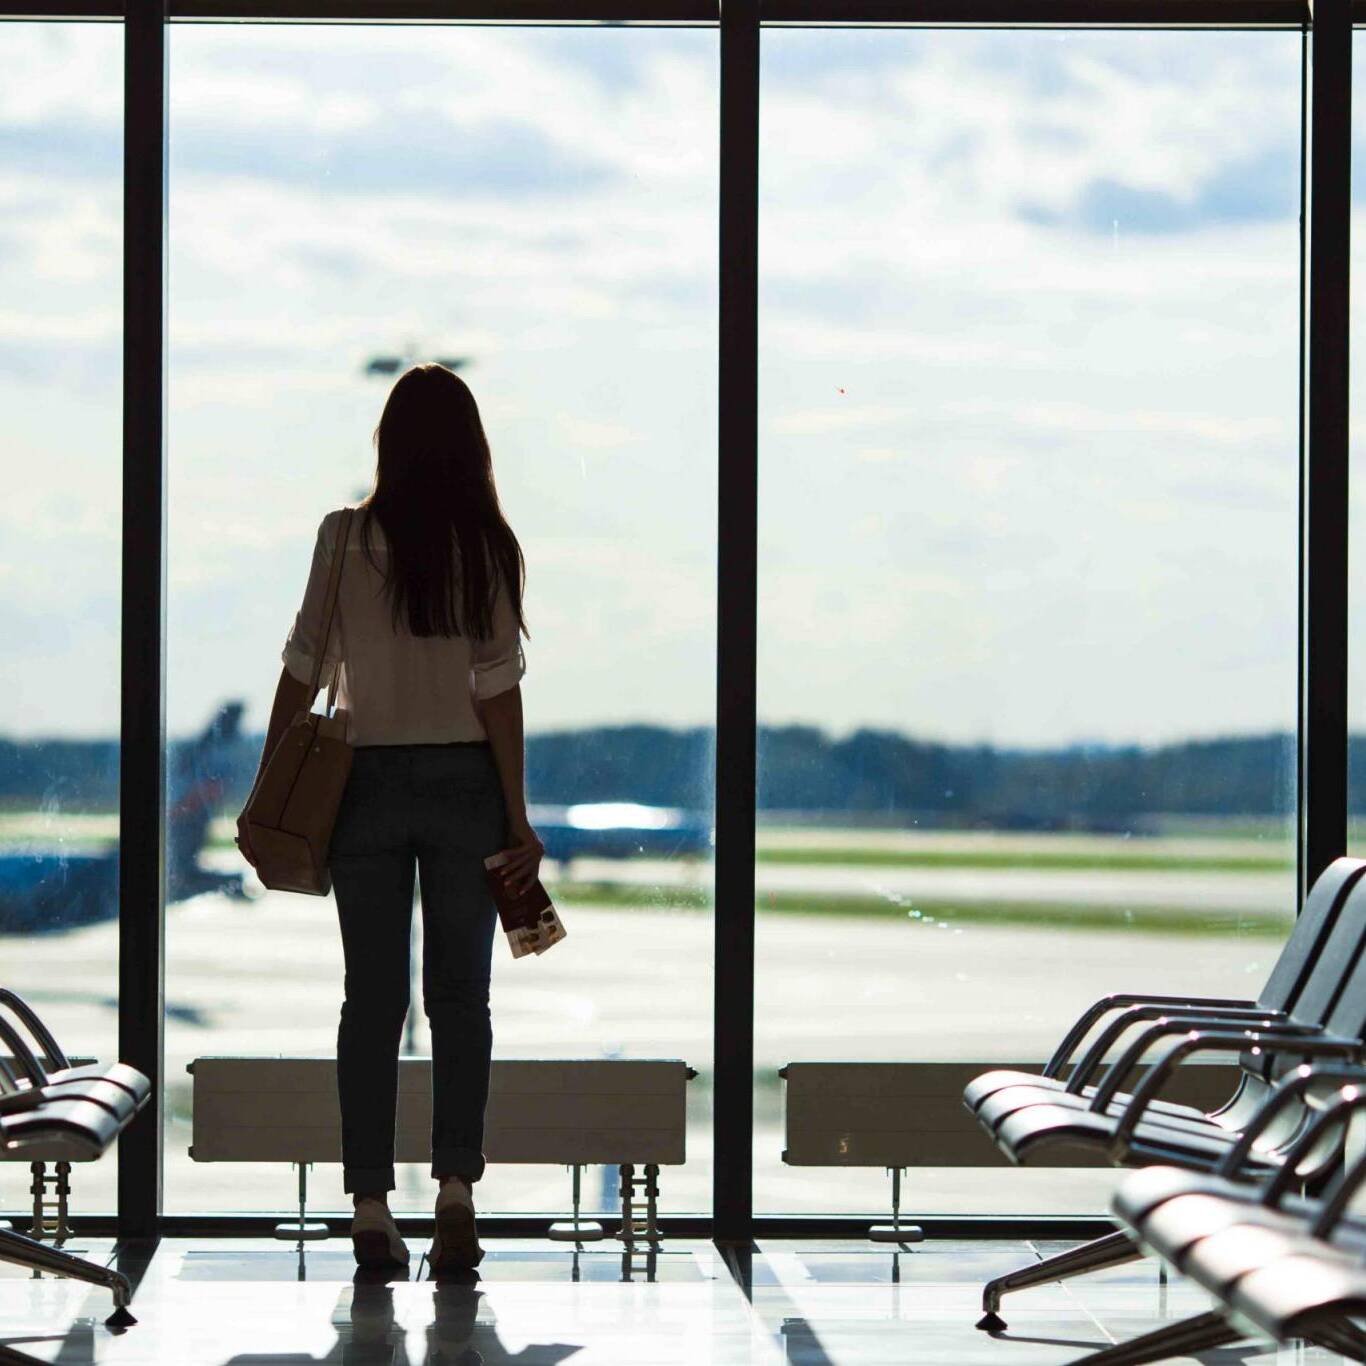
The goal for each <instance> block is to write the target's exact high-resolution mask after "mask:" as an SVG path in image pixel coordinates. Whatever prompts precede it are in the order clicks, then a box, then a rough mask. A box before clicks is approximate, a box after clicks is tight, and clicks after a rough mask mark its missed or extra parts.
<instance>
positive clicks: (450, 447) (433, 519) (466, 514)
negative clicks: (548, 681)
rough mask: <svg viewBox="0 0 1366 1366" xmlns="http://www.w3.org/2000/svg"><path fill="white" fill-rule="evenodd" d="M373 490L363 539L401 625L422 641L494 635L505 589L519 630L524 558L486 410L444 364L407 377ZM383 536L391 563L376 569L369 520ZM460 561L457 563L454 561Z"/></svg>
mask: <svg viewBox="0 0 1366 1366" xmlns="http://www.w3.org/2000/svg"><path fill="white" fill-rule="evenodd" d="M375 450H376V454H377V460H376V463H375V486H374V488H373V489H372V490H371V492H370V496H369V497H368V498H366V499H365V501H364V502H362V503H361V505H360V506H361V508H362V510H363V511H364V512H365V513H366V516H365V518H364V520H363V522H362V525H361V539H362V544H363V546H364V549H365V553H366V555H367V556H368V557H369V559H370V561H371V563H372V564H376V567H380V568H382V572H383V573H384V577H385V587H386V589H387V590H388V593H389V598H390V603H391V606H392V608H393V618H394V626H395V629H397V628H398V626H399V625H400V623H402V622H404V621H406V622H407V626H408V629H409V630H410V631H411V632H412V633H413V635H415V636H458V635H470V636H474V637H476V638H480V639H487V638H488V637H489V636H490V635H492V634H493V601H494V595H495V593H496V591H497V585H498V583H499V582H501V583H503V584H505V585H506V587H507V590H508V595H509V597H510V599H511V601H512V611H513V615H514V616H515V617H516V618H517V625H518V628H519V629H520V630H521V632H522V633H523V634H524V635H527V634H529V632H527V629H526V622H525V620H524V619H523V616H522V587H523V585H524V583H525V581H526V560H525V559H524V557H523V555H522V547H521V545H520V544H519V543H518V541H517V537H516V536H514V535H513V533H512V528H511V527H510V526H509V525H508V524H507V519H506V518H505V517H504V516H503V509H502V507H501V505H500V504H499V502H498V490H497V488H496V486H495V485H494V482H493V460H492V457H491V456H490V454H489V443H488V437H487V436H485V435H484V424H483V422H482V421H480V418H479V406H478V404H476V403H475V401H474V395H473V394H472V393H471V392H470V389H469V385H467V384H466V383H465V381H464V380H462V379H461V378H460V377H459V376H458V375H456V374H455V373H454V371H451V370H448V369H447V368H446V367H445V366H444V365H415V366H413V368H412V369H411V370H408V371H406V372H405V373H404V374H402V375H400V376H399V378H398V380H397V381H396V382H395V384H394V387H393V389H392V390H390V392H389V397H388V399H387V400H386V401H385V404H384V411H383V413H381V414H380V419H379V426H378V427H376V428H375ZM371 517H373V518H374V519H375V520H376V521H377V522H378V523H379V525H380V529H381V530H382V531H383V532H384V538H385V540H386V541H387V542H388V545H389V561H388V564H387V565H385V566H382V567H381V566H379V565H378V563H377V561H376V560H375V556H374V552H373V549H372V548H371V543H370V518H371ZM457 557H458V563H457Z"/></svg>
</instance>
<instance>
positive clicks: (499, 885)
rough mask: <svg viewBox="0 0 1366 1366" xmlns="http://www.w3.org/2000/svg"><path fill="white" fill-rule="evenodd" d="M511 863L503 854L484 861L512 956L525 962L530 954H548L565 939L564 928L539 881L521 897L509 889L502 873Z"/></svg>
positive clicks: (486, 877)
mask: <svg viewBox="0 0 1366 1366" xmlns="http://www.w3.org/2000/svg"><path fill="white" fill-rule="evenodd" d="M507 862H508V856H507V854H506V853H504V852H503V851H502V850H500V851H499V852H498V853H496V854H490V855H489V856H488V858H486V859H485V860H484V879H485V881H487V883H488V885H489V891H490V893H491V894H492V896H493V902H494V905H496V906H497V907H498V919H499V921H501V922H502V926H503V932H504V934H506V935H507V937H508V946H509V947H510V948H511V949H512V956H513V957H514V958H524V957H525V956H526V955H527V954H529V953H544V952H545V951H546V950H547V949H548V948H550V946H551V945H552V944H558V943H559V942H560V940H561V939H563V938H564V937H565V928H564V925H563V924H562V923H561V921H560V917H559V915H558V913H557V912H556V910H555V907H554V905H553V904H552V903H551V900H550V896H549V893H547V892H546V889H545V888H544V887H543V886H541V880H540V879H539V878H537V879H536V881H535V882H533V883H532V884H531V886H530V887H528V888H527V889H526V891H524V892H521V893H517V892H514V891H513V890H512V889H511V888H510V887H509V886H508V885H507V883H506V882H505V881H504V880H503V874H502V873H501V872H499V869H500V868H502V867H503V865H504V864H505V863H507Z"/></svg>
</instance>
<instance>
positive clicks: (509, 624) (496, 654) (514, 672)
mask: <svg viewBox="0 0 1366 1366" xmlns="http://www.w3.org/2000/svg"><path fill="white" fill-rule="evenodd" d="M492 624H493V633H492V634H491V635H490V636H488V637H487V639H484V640H479V639H471V641H470V679H471V687H472V689H473V692H474V695H475V697H477V698H479V699H480V700H481V701H482V700H483V699H484V698H486V697H494V696H496V695H497V694H498V693H500V692H507V691H508V689H509V688H515V687H516V686H517V684H518V683H520V682H521V680H522V675H523V674H525V673H526V656H525V654H524V653H523V652H522V637H521V629H520V627H519V626H518V625H517V617H516V615H515V614H514V613H513V610H512V599H511V597H510V596H509V595H508V591H507V588H506V586H505V585H504V584H503V582H502V581H501V579H500V580H499V583H498V591H497V594H496V595H495V597H494V599H493V623H492Z"/></svg>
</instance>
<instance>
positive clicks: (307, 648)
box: [280, 512, 342, 683]
mask: <svg viewBox="0 0 1366 1366" xmlns="http://www.w3.org/2000/svg"><path fill="white" fill-rule="evenodd" d="M338 520H339V514H337V513H335V512H329V513H328V514H327V516H326V517H324V518H323V519H322V522H321V523H320V525H319V526H318V539H317V541H316V542H315V544H314V546H313V564H312V566H311V567H310V569H309V571H308V585H307V587H306V588H305V589H304V600H303V603H302V605H301V606H300V608H299V611H298V613H297V614H296V616H295V618H294V625H293V627H292V628H291V630H290V632H289V636H288V638H287V639H286V641H285V648H284V649H283V651H281V654H280V658H281V659H282V660H283V661H284V666H285V668H286V669H288V670H289V672H290V673H291V674H292V675H293V676H294V677H295V678H297V679H298V680H299V682H300V683H311V682H312V681H313V665H314V661H315V660H316V659H317V654H318V637H319V635H320V634H321V627H322V622H321V617H322V611H323V603H324V600H325V598H326V597H327V578H328V574H329V573H330V572H331V569H332V554H333V550H334V549H335V547H336V538H337V523H338ZM341 658H342V621H341V606H340V604H339V605H338V607H337V614H336V618H335V619H334V621H333V623H332V634H331V636H330V637H329V638H328V642H327V653H326V654H325V655H324V657H323V667H322V674H321V677H322V678H323V679H326V677H327V672H328V670H329V669H331V668H332V667H333V666H334V665H336V664H337V663H339V662H340V660H341Z"/></svg>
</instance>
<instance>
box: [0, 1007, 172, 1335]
mask: <svg viewBox="0 0 1366 1366" xmlns="http://www.w3.org/2000/svg"><path fill="white" fill-rule="evenodd" d="M0 1006H4V1007H5V1008H6V1009H7V1010H8V1012H9V1013H8V1015H7V1014H5V1013H3V1012H0V1048H3V1049H5V1050H7V1051H8V1053H9V1057H10V1058H12V1059H13V1065H11V1063H10V1061H9V1060H8V1059H7V1058H5V1057H0V1160H3V1161H12V1162H28V1163H29V1164H30V1166H32V1167H33V1168H34V1169H35V1171H34V1176H35V1180H34V1226H33V1232H34V1233H41V1232H42V1231H43V1227H44V1211H43V1200H42V1194H43V1190H44V1187H45V1180H44V1173H43V1169H44V1167H45V1166H46V1164H47V1163H49V1162H54V1163H56V1164H57V1172H58V1178H57V1189H58V1194H59V1204H58V1216H57V1227H56V1229H55V1231H54V1236H55V1237H56V1239H57V1240H58V1241H60V1240H61V1238H63V1237H65V1236H66V1234H67V1232H68V1229H67V1224H66V1213H67V1211H66V1194H67V1187H66V1174H67V1173H68V1172H69V1170H70V1165H69V1164H70V1163H72V1162H94V1161H97V1160H98V1159H99V1158H101V1157H103V1156H104V1154H105V1153H106V1152H108V1150H109V1148H110V1147H111V1146H112V1144H113V1143H114V1140H115V1139H117V1138H118V1136H119V1134H121V1133H122V1132H123V1130H124V1129H125V1128H126V1127H127V1126H128V1124H129V1123H131V1121H132V1119H133V1117H134V1116H135V1115H136V1114H137V1112H138V1111H139V1110H140V1109H141V1108H142V1107H143V1106H144V1105H145V1104H146V1103H147V1100H148V1098H149V1097H150V1095H151V1085H150V1083H149V1082H148V1080H147V1078H146V1077H145V1076H143V1074H142V1073H141V1072H138V1071H137V1070H136V1069H135V1068H132V1067H128V1066H127V1065H125V1064H123V1063H115V1064H113V1065H112V1066H109V1067H102V1066H100V1065H99V1064H95V1065H91V1066H81V1067H73V1066H72V1065H71V1062H70V1060H69V1058H68V1057H67V1055H66V1053H65V1052H64V1051H63V1050H62V1048H61V1047H60V1045H59V1044H58V1043H57V1041H56V1039H55V1038H54V1037H53V1035H52V1032H51V1030H49V1029H48V1028H47V1026H46V1025H45V1024H44V1023H43V1021H42V1020H41V1019H40V1018H39V1017H38V1014H37V1012H36V1011H34V1010H33V1009H32V1007H30V1006H29V1005H28V1004H27V1002H25V1001H24V1000H23V999H22V998H20V997H19V996H18V995H16V994H15V993H14V992H13V991H11V990H8V989H0ZM10 1016H13V1017H14V1018H15V1019H18V1020H19V1021H20V1022H21V1023H22V1024H23V1026H24V1029H25V1030H26V1031H27V1033H28V1035H29V1038H31V1039H32V1040H33V1041H34V1042H35V1043H37V1045H38V1047H39V1049H40V1051H41V1054H42V1057H41V1058H40V1057H39V1055H38V1054H37V1053H35V1052H34V1051H33V1049H32V1048H31V1047H30V1046H29V1041H28V1039H26V1038H25V1037H24V1034H23V1033H21V1032H20V1030H19V1028H18V1027H17V1026H16V1025H15V1023H14V1020H13V1019H11V1018H10ZM0 1261H4V1262H10V1263H13V1264H14V1265H16V1266H22V1267H28V1268H29V1269H31V1270H34V1271H46V1272H48V1273H49V1274H51V1275H55V1276H66V1277H69V1278H71V1279H72V1280H78V1281H84V1282H86V1283H88V1284H90V1285H98V1286H103V1287H105V1288H106V1289H108V1290H109V1291H110V1292H111V1293H112V1294H113V1297H114V1312H113V1313H112V1314H111V1315H110V1317H109V1318H108V1319H107V1320H106V1322H107V1324H108V1325H109V1326H110V1327H111V1328H126V1327H128V1326H129V1325H130V1324H132V1323H135V1322H136V1320H135V1319H134V1318H133V1316H132V1314H130V1313H129V1311H128V1304H129V1301H130V1300H131V1298H132V1287H131V1285H130V1283H129V1281H128V1278H127V1277H126V1276H125V1275H123V1274H122V1273H121V1272H119V1271H115V1270H113V1269H112V1268H110V1267H105V1266H99V1265H97V1264H96V1263H95V1262H92V1261H88V1260H86V1259H85V1258H83V1257H77V1256H76V1255H74V1254H73V1253H70V1252H65V1251H62V1250H61V1249H60V1248H57V1247H54V1246H51V1245H49V1244H48V1243H45V1242H42V1241H40V1239H39V1238H38V1237H30V1236H28V1235H27V1234H23V1233H15V1232H12V1231H10V1230H9V1229H0Z"/></svg>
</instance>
